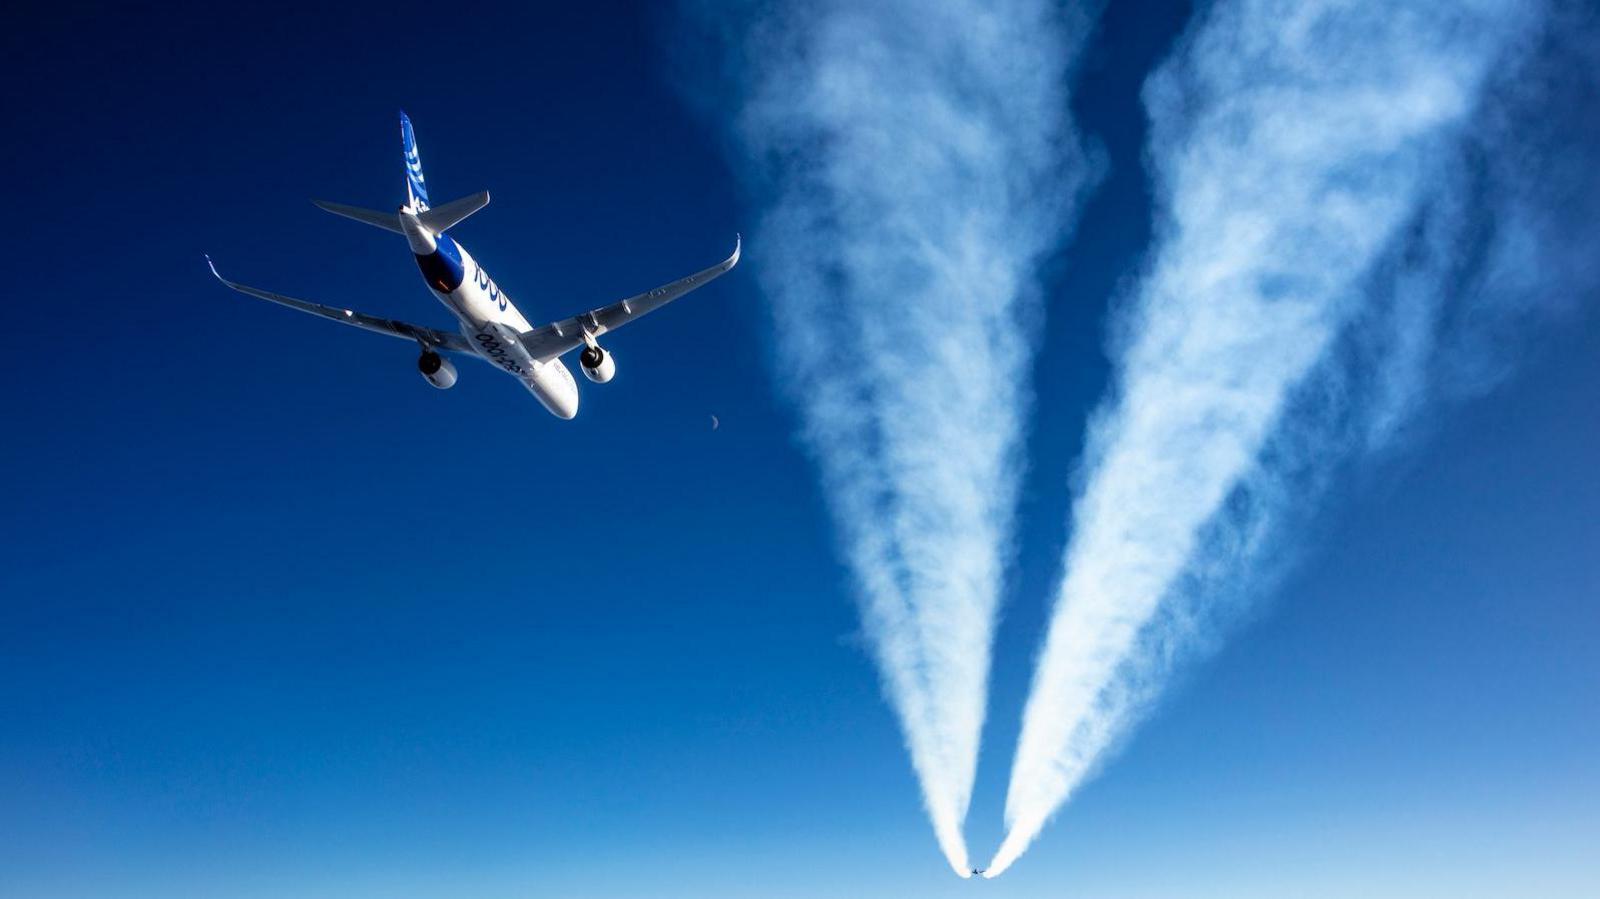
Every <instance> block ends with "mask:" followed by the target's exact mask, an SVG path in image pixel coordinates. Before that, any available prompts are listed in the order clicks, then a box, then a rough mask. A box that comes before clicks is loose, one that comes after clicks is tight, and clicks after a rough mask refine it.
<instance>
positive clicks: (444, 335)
mask: <svg viewBox="0 0 1600 899" xmlns="http://www.w3.org/2000/svg"><path fill="white" fill-rule="evenodd" d="M206 264H207V265H209V266H211V274H213V275H215V276H216V278H217V280H218V281H221V282H222V283H223V285H225V286H227V287H229V288H231V289H233V290H237V291H238V292H240V293H242V294H245V295H247V296H252V297H255V298H257V299H261V300H266V301H268V302H271V303H277V304H278V305H280V306H288V307H289V308H290V309H298V310H300V311H301V312H309V313H310V314H312V315H317V316H321V317H322V318H326V319H331V320H333V321H336V322H341V323H343V324H346V325H354V326H355V327H357V328H361V329H363V330H366V331H373V332H375V333H378V334H387V335H389V336H390V337H401V338H404V339H406V340H413V341H416V342H417V343H419V344H422V345H423V346H426V347H429V348H430V349H436V350H450V351H452V352H457V353H471V352H472V347H471V345H470V344H469V343H467V339H466V338H465V337H463V336H461V335H460V334H456V333H453V332H449V331H440V330H437V329H434V328H427V327H423V326H422V325H413V324H411V323H409V322H402V321H395V320H394V319H389V318H379V317H378V316H375V315H367V314H366V313H364V312H357V311H355V310H354V309H340V308H338V307H336V306H324V305H322V304H321V303H313V302H310V301H309V300H297V299H295V298H294V297H286V296H284V295H283V294H281V293H273V292H271V291H268V290H261V289H259V288H255V287H249V286H247V285H244V284H239V283H237V282H235V281H229V280H228V279H227V278H224V277H222V275H221V273H219V272H218V271H217V266H216V263H214V262H212V261H211V257H210V256H207V257H206Z"/></svg>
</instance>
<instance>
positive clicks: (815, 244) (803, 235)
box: [702, 0, 1600, 877]
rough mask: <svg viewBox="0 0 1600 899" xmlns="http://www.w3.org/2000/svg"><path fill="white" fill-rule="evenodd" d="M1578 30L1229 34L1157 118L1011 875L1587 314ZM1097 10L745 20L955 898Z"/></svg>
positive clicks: (859, 554)
mask: <svg viewBox="0 0 1600 899" xmlns="http://www.w3.org/2000/svg"><path fill="white" fill-rule="evenodd" d="M1561 2H1563V0H1216V2H1211V3H1203V4H1201V8H1200V9H1199V11H1198V12H1197V14H1196V21H1195V22H1194V23H1193V24H1192V25H1191V27H1190V30H1189V31H1188V33H1187V34H1186V35H1185V36H1184V37H1183V38H1182V39H1181V40H1180V41H1179V43H1178V44H1177V47H1176V49H1175V51H1174V54H1173V56H1172V57H1171V58H1170V59H1169V60H1168V61H1167V62H1166V63H1165V64H1164V65H1163V66H1162V67H1161V68H1160V69H1159V70H1158V71H1157V72H1156V73H1155V74H1154V75H1152V76H1151V78H1150V79H1149V81H1148V82H1147V84H1146V87H1145V93H1144V103H1145V107H1146V111H1147V112H1148V114H1149V118H1150V138H1149V144H1148V147H1147V160H1148V163H1149V165H1150V169H1151V171H1150V174H1151V179H1152V183H1153V193H1154V196H1155V216H1156V220H1155V227H1154V238H1153V241H1152V246H1151V249H1150V251H1149V256H1148V258H1147V260H1146V264H1145V265H1146V267H1145V270H1144V272H1143V277H1142V278H1141V279H1140V281H1139V282H1138V283H1137V285H1136V286H1135V287H1134V288H1133V289H1132V290H1131V291H1130V293H1129V294H1128V295H1127V296H1126V297H1124V298H1122V299H1121V301H1120V302H1119V304H1118V308H1117V311H1116V316H1115V319H1114V328H1113V333H1114V335H1115V339H1114V340H1113V344H1112V347H1111V357H1112V362H1113V365H1114V370H1115V377H1114V379H1113V389H1112V393H1111V395H1110V396H1109V397H1108V398H1107V399H1106V400H1105V401H1104V402H1103V403H1102V406H1101V408H1100V410H1099V411H1098V413H1097V414H1096V415H1095V417H1094V418H1093V420H1092V422H1091V426H1090V430H1089V434H1088V439H1087V444H1086V448H1085V455H1084V459H1083V461H1082V463H1081V470H1080V472H1079V473H1078V474H1079V477H1078V478H1077V483H1078V485H1079V486H1078V489H1077V490H1076V495H1075V500H1074V504H1073V509H1072V531H1071V541H1070V544H1069V545H1068V547H1067V550H1066V553H1065V557H1064V559H1063V563H1062V570H1063V574H1062V581H1061V583H1060V585H1059V588H1058V592H1057V595H1056V597H1055V607H1054V612H1053V617H1052V619H1051V621H1050V623H1049V625H1048V630H1047V634H1046V637H1045V641H1044V645H1043V649H1042V652H1041V655H1040V658H1039V662H1038V667H1037V669H1036V671H1035V675H1034V682H1033V691H1032V693H1031V694H1030V696H1029V699H1028V701H1027V704H1026V707H1025V709H1024V713H1023V722H1022V731H1021V736H1020V740H1019V744H1018V747H1017V751H1016V756H1015V759H1014V762H1013V770H1012V778H1011V783H1010V788H1009V791H1008V795H1007V800H1006V822H1007V825H1008V830H1007V835H1006V838H1005V840H1004V842H1003V843H1002V845H1001V847H1000V850H999V853H998V854H997V856H996V857H995V859H994V861H993V862H992V863H991V864H990V867H989V869H988V876H991V877H993V876H996V875H998V874H999V873H1000V872H1002V871H1004V870H1005V869H1006V868H1007V867H1009V866H1010V865H1011V864H1012V863H1013V862H1014V861H1015V860H1016V859H1017V858H1018V857H1019V856H1020V855H1021V854H1022V852H1023V851H1024V850H1025V849H1026V848H1027V847H1028V845H1029V844H1030V843H1031V842H1032V841H1033V839H1034V838H1035V837H1036V836H1037V834H1038V833H1039V831H1040V829H1041V828H1042V827H1043V826H1044V824H1045V823H1046V822H1047V821H1048V819H1049V818H1050V816H1051V815H1052V814H1054V813H1055V811H1056V810H1057V809H1058V808H1059V807H1060V806H1061V804H1062V803H1063V802H1065V801H1066V800H1067V798H1068V797H1069V796H1070V795H1071V794H1072V792H1073V791H1074V790H1075V789H1076V788H1077V787H1078V786H1079V785H1080V784H1081V783H1082V782H1083V780H1084V779H1085V778H1086V777H1087V776H1089V775H1090V774H1091V773H1093V770H1094V768H1095V767H1096V765H1098V764H1099V763H1101V762H1102V761H1103V760H1104V758H1105V756H1106V754H1107V752H1108V750H1110V749H1112V748H1114V746H1115V745H1116V743H1117V741H1118V740H1119V739H1120V738H1121V737H1123V736H1124V735H1125V734H1126V733H1127V731H1128V730H1129V728H1130V727H1131V726H1132V725H1133V724H1135V723H1136V722H1137V721H1138V719H1139V718H1140V717H1141V715H1142V714H1143V713H1144V712H1145V710H1146V709H1147V708H1148V706H1149V704H1150V703H1151V702H1152V701H1153V700H1154V699H1155V698H1156V697H1157V696H1158V695H1159V693H1160V690H1161V688H1162V686H1163V684H1164V682H1165V680H1166V678H1167V675H1168V674H1169V672H1170V671H1171V670H1172V668H1173V666H1174V665H1176V664H1177V663H1179V662H1181V661H1182V660H1184V659H1185V658H1188V657H1191V656H1193V655H1195V654H1197V653H1198V652H1200V651H1202V650H1204V649H1205V648H1207V647H1208V646H1209V645H1211V644H1212V643H1214V642H1215V641H1214V638H1215V637H1216V636H1217V635H1218V633H1219V632H1220V630H1221V629H1222V627H1223V626H1224V625H1225V624H1226V623H1227V619H1228V618H1229V616H1230V614H1231V613H1232V612H1234V611H1236V610H1237V609H1238V608H1240V607H1241V606H1243V605H1244V604H1245V603H1246V602H1248V601H1249V600H1250V599H1251V598H1252V597H1253V596H1255V595H1257V594H1259V593H1260V592H1262V591H1263V590H1264V589H1266V587H1267V586H1269V584H1270V581H1271V579H1272V576H1273V575H1274V574H1276V573H1278V572H1280V571H1281V570H1282V568H1283V564H1282V559H1283V558H1285V557H1286V556H1288V555H1292V550H1293V541H1292V540H1291V539H1289V538H1288V535H1289V534H1290V533H1291V531H1292V529H1291V528H1290V527H1289V526H1288V525H1289V523H1290V519H1292V518H1294V517H1295V516H1296V515H1300V514H1305V512H1306V510H1307V509H1309V508H1310V507H1311V506H1312V505H1313V502H1312V501H1313V500H1314V499H1315V498H1316V495H1317V494H1318V492H1319V491H1320V490H1321V489H1322V487H1323V486H1324V485H1325V484H1326V483H1327V481H1328V480H1329V479H1330V477H1331V474H1332V472H1333V471H1334V470H1335V468H1336V467H1337V466H1338V465H1339V464H1340V463H1341V462H1342V461H1345V460H1349V459H1351V458H1355V457H1358V456H1359V455H1360V454H1362V453H1366V452H1371V451H1373V450H1377V449H1381V448H1382V447H1384V446H1386V445H1390V444H1392V443H1393V442H1394V440H1395V438H1396V437H1397V435H1401V434H1404V433H1406V431H1407V427H1408V424H1410V423H1413V422H1415V421H1416V420H1417V419H1418V412H1419V411H1420V410H1422V409H1424V408H1427V407H1428V406H1430V405H1431V404H1432V403H1433V401H1434V400H1435V399H1437V398H1438V397H1439V396H1440V395H1447V394H1450V393H1452V392H1459V389H1460V388H1463V387H1464V388H1466V389H1468V390H1470V389H1472V388H1474V387H1481V386H1483V384H1485V383H1487V382H1489V381H1492V380H1493V378H1494V376H1495V375H1496V373H1497V372H1499V371H1500V370H1502V367H1503V362H1504V361H1505V360H1504V358H1503V357H1501V356H1498V355H1497V354H1496V353H1495V352H1494V346H1495V335H1500V334H1504V333H1505V329H1504V326H1505V325H1506V324H1507V323H1508V322H1514V321H1515V320H1516V319H1518V318H1519V317H1523V316H1524V315H1525V313H1528V312H1530V311H1533V310H1536V309H1538V308H1540V307H1541V306H1542V305H1543V304H1544V303H1546V302H1547V301H1549V300H1550V299H1552V298H1556V299H1557V300H1558V301H1559V299H1560V294H1561V290H1560V288H1564V287H1573V286H1578V285H1582V286H1583V287H1584V288H1586V289H1592V285H1593V284H1594V282H1595V279H1594V277H1593V275H1594V263H1593V261H1592V260H1593V259H1594V254H1593V249H1592V246H1589V245H1586V244H1584V243H1582V242H1581V238H1580V237H1579V236H1578V235H1581V236H1582V238H1588V237H1593V236H1594V226H1593V222H1594V220H1595V218H1596V216H1595V215H1594V213H1595V212H1596V210H1595V205H1596V202H1597V200H1596V198H1597V197H1600V194H1597V193H1596V191H1595V189H1594V188H1595V185H1596V178H1595V175H1594V174H1593V172H1594V171H1595V170H1596V167H1595V166H1594V164H1593V163H1594V159H1595V156H1596V155H1597V154H1596V153H1595V146H1594V143H1595V140H1594V139H1593V138H1588V137H1586V136H1583V134H1584V132H1583V125H1585V124H1587V122H1588V121H1590V120H1592V116H1593V115H1594V114H1595V113H1596V108H1595V107H1596V105H1597V101H1596V97H1595V92H1594V90H1593V89H1592V85H1591V84H1590V81H1589V79H1588V76H1587V74H1586V73H1587V72H1588V71H1589V68H1588V67H1592V65H1593V63H1594V60H1595V59H1596V57H1597V55H1600V54H1596V53H1595V52H1594V50H1595V46H1596V44H1595V40H1594V34H1595V31H1594V28H1593V27H1592V25H1593V23H1592V22H1590V21H1589V19H1588V18H1585V17H1584V16H1582V15H1576V14H1572V15H1569V14H1568V13H1566V12H1564V10H1565V7H1562V6H1560V5H1559V4H1560V3H1561ZM1097 9H1098V5H1097V4H1094V3H1085V4H1079V5H1069V7H1068V8H1067V9H1065V10H1063V9H1059V8H1056V5H1055V4H1053V3H1050V2H1047V0H996V2H983V0H954V2H946V3H942V4H927V3H922V2H916V0H880V2H872V3H861V4H857V3H851V2H846V0H826V2H823V3H821V4H813V5H808V6H804V7H803V8H802V7H801V6H800V5H798V4H796V5H795V6H794V7H785V6H783V5H781V4H779V5H777V6H768V7H762V8H761V10H760V11H759V12H756V13H754V14H751V13H750V11H749V10H748V9H744V8H738V12H737V14H736V15H737V16H742V17H744V20H743V21H740V22H736V23H732V25H733V29H734V30H736V31H737V33H736V34H734V35H732V36H731V38H730V40H729V42H728V49H729V51H730V52H729V54H728V56H727V57H726V61H734V70H735V74H736V75H737V76H738V78H737V80H738V83H739V84H740V85H741V86H742V88H743V90H744V91H745V93H744V94H743V95H742V96H741V98H740V101H741V102H740V104H739V107H738V108H739V109H740V113H739V116H738V118H737V126H736V131H737V135H736V140H735V141H734V143H735V144H736V156H737V158H738V159H739V161H740V162H741V164H742V165H743V167H744V174H745V175H747V176H748V179H749V180H750V182H751V183H752V186H753V190H754V192H755V193H756V194H757V196H758V199H759V201H760V203H761V204H762V206H763V208H764V209H765V210H766V212H765V214H764V218H763V221H762V222H761V226H760V228H759V240H760V242H761V244H762V245H764V246H767V247H769V248H771V252H769V253H765V254H763V256H762V257H761V258H760V259H759V260H757V261H756V271H757V273H758V275H759V277H760V279H761V282H762V285H763V287H764V289H765V292H766V294H767V296H768V297H769V298H770V300H771V308H772V312H773V315H774V318H775V325H776V328H775V331H776V334H777V362H778V364H777V369H778V374H779V381H780V383H781V384H782V386H783V387H784V388H785V389H786V391H787V392H788V393H789V394H790V396H791V397H792V398H793V399H794V401H795V404H796V406H797V407H798V409H799V411H800V414H801V418H802V424H803V435H804V439H805V442H806V444H807V445H808V447H809V448H810V450H811V451H812V454H813V455H814V457H815V459H816V462H817V464H818V467H819V469H820V471H821V474H822V480H823V484H824V487H825V492H826V495H827V498H828V500H829V503H830V506H831V509H832V511H833V514H834V517H835V519H836V521H837V526H838V530H839V535H840V543H841V547H842V552H843V555H844V557H845V559H846V562H847V563H848V566H849V569H850V571H851V573H852V575H853V577H854V580H855V583H856V587H857V590H858V593H859V595H860V598H861V606H862V612H863V619H864V623H865V631H866V634H867V635H868V637H869V638H870V642H871V645H872V649H873V654H874V656H875V658H876V660H877V661H878V663H879V666H880V668H881V670H882V673H883V681H884V685H885V690H886V692H887V694H888V697H889V700H890V702H891V704H892V705H893V707H894V709H895V711H896V713H897V714H898V717H899V719H900V723H901V726H902V729H903V731H904V733H905V738H906V743H907V746H908V748H909V751H910V755H911V760H912V763H913V767H914V768H915V770H916V773H917V775H918V778H919V779H920V782H921V787H922V793H923V799H924V803H925V805H926V807H927V810H928V813H929V816H930V818H931V819H932V823H933V829H934V832H935V835H936V837H937V839H938V842H939V845H940V847H941V849H942V850H943V851H944V854H945V856H946V858H947V859H948V861H949V863H950V865H951V867H952V868H953V869H955V870H956V872H957V873H959V874H961V875H963V876H965V875H966V873H967V871H968V859H967V851H966V847H965V843H964V840H963V838H962V834H961V827H962V823H963V820H964V818H965V815H966V811H967V806H968V802H969V799H970V796H971V791H972V785H973V777H974V772H975V768H976V760H977V756H978V743H979V735H980V732H981V730H982V726H983V721H984V710H985V699H986V691H987V679H988V672H989V661H990V659H989V654H990V643H991V638H992V631H993V627H994V620H995V613H996V606H997V601H998V594H999V590H1000V583H1001V578H1002V572H1003V568H1004V565H1005V563H1006V561H1007V557H1008V552H1009V547H1010V546H1011V545H1012V533H1011V532H1012V527H1013V521H1012V519H1013V515H1014V508H1015V504H1016V495H1017V489H1018V484H1019V480H1020V472H1021V468H1022V465H1021V463H1022V460H1021V459H1020V458H1019V443H1020V437H1021V434H1022V431H1023V428H1024V425H1025V421H1026V418H1027V415H1028V412H1029V407H1030V404H1031V396H1030V393H1029V391H1028V390H1027V388H1026V386H1025V385H1026V384H1027V382H1028V380H1029V377H1030V374H1031V361H1032V357H1033V351H1034V339H1033V337H1032V336H1031V334H1032V332H1033V330H1034V325H1035V323H1036V320H1037V318H1038V316H1039V315H1040V314H1041V310H1040V309H1039V303H1038V298H1037V296H1036V293H1037V285H1036V283H1035V280H1034V271H1035V266H1036V262H1037V259H1038V257H1039V256H1040V254H1042V253H1044V252H1047V251H1049V250H1051V249H1052V248H1054V247H1057V246H1059V245H1060V244H1061V243H1063V242H1064V240H1065V238H1066V236H1067V235H1068V234H1069V233H1070V231H1071V229H1072V225H1073V223H1074V220H1075V218H1076V212H1077V207H1078V205H1079V202H1080V201H1081V199H1082V196H1083V194H1084V193H1085V192H1086V189H1087V187H1088V186H1089V185H1090V184H1091V183H1092V182H1093V181H1094V180H1095V177H1094V176H1095V171H1096V166H1095V165H1094V164H1093V162H1092V156H1091V154H1088V153H1086V152H1085V150H1084V148H1083V144H1082V141H1081V139H1080V137H1079V136H1078V135H1077V133H1076V131H1075V128H1074V125H1073V122H1072V121H1071V119H1070V116H1069V113H1068V104H1069V100H1070V97H1069V94H1068V89H1067V84H1068V81H1069V77H1070V75H1071V73H1072V69H1073V62H1074V60H1075V59H1076V58H1077V56H1078V55H1079V53H1080V50H1081V48H1082V46H1083V43H1084V41H1085V39H1086V36H1087V33H1088V31H1089V30H1090V28H1091V24H1092V19H1093V16H1094V12H1095V11H1097ZM730 14H731V13H730V12H729V10H728V8H726V7H723V6H718V7H717V8H716V9H714V10H708V11H707V12H706V14H705V15H704V16H703V17H702V18H703V19H705V20H706V21H707V22H710V23H713V27H728V26H729V24H730V23H729V22H728V21H727V19H728V16H729V15H730ZM1562 17H1565V18H1564V19H1563V21H1562V22H1560V23H1559V24H1554V20H1555V19H1557V18H1562ZM725 36H728V35H725ZM1580 45H1581V46H1580ZM1563 53H1565V54H1566V55H1567V57H1568V58H1566V59H1565V60H1558V61H1555V62H1551V58H1552V57H1554V56H1560V55H1562V54H1563ZM1575 73H1576V74H1575ZM719 74H723V73H722V72H719ZM1557 94H1560V95H1562V96H1561V97H1560V103H1561V104H1565V105H1564V106H1563V107H1562V108H1573V109H1575V110H1576V112H1575V116H1574V122H1575V123H1576V124H1575V125H1574V127H1573V128H1568V129H1563V128H1562V127H1561V124H1560V122H1559V121H1558V120H1556V119H1554V118H1553V117H1552V115H1551V112H1550V110H1551V109H1552V108H1554V105H1555V100H1553V99H1552V98H1553V97H1554V96H1555V95H1557ZM1579 144H1582V146H1581V147H1580V146H1579ZM1571 196H1579V197H1582V198H1583V199H1581V200H1580V201H1574V200H1572V199H1571ZM1486 335H1487V336H1488V337H1489V338H1490V339H1485V338H1486Z"/></svg>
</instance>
